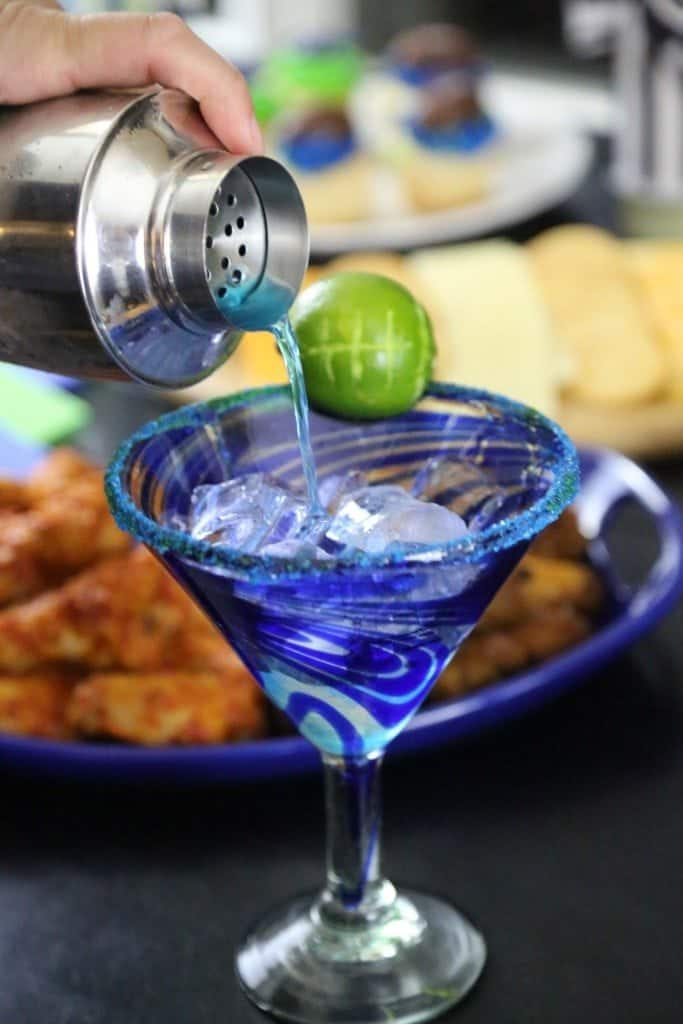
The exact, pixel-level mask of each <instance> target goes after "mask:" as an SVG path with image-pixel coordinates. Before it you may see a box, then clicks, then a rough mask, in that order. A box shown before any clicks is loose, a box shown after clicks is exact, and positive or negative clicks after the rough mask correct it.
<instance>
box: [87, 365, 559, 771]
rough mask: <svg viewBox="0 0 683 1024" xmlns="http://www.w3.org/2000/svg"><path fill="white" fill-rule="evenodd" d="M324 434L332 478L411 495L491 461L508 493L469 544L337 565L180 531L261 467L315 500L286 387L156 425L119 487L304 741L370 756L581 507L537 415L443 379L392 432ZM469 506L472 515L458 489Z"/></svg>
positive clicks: (363, 429)
mask: <svg viewBox="0 0 683 1024" xmlns="http://www.w3.org/2000/svg"><path fill="white" fill-rule="evenodd" d="M311 433H312V440H313V448H314V453H315V458H316V464H317V467H318V474H319V478H320V479H321V480H324V479H325V478H326V477H328V476H330V475H332V474H337V473H343V472H345V471H347V470H350V469H361V470H363V471H364V472H365V473H366V474H367V476H368V477H369V478H370V480H371V482H373V483H376V482H379V481H382V482H390V483H400V484H402V485H404V486H407V487H410V486H411V484H412V483H413V482H414V481H415V479H416V477H417V476H418V474H419V473H420V472H421V471H423V470H424V467H425V464H426V463H427V462H428V461H429V460H430V459H433V458H435V457H438V458H449V459H453V460H456V459H457V460H459V461H461V462H463V463H467V464H470V465H476V466H478V467H479V468H480V469H481V471H482V472H483V473H486V474H487V475H488V477H489V479H490V480H491V482H492V483H495V485H496V486H497V487H498V488H500V489H502V491H501V496H500V497H499V500H498V501H497V502H496V503H495V504H494V505H492V506H491V507H488V506H487V503H486V501H484V502H483V504H481V503H478V501H477V500H476V499H475V498H474V497H473V500H472V502H471V503H470V504H469V505H468V508H467V515H466V518H467V520H468V522H474V521H476V522H477V528H476V530H473V531H472V532H471V533H470V534H469V536H467V537H465V538H463V539H462V540H460V541H456V542H453V543H451V544H446V545H442V546H439V545H435V546H433V547H431V548H426V549H425V548H419V549H416V548H410V547H407V546H405V547H403V548H402V549H401V548H399V549H398V550H396V549H392V551H391V553H388V554H386V555H367V554H362V553H353V554H349V553H345V554H344V555H342V556H340V557H339V558H335V559H330V560H329V561H323V560H320V561H309V562H290V561H287V560H284V559H276V558H265V557H259V556H254V555H252V556H245V555H242V554H241V553H240V552H238V551H233V550H231V549H228V548H220V547H212V546H211V545H209V544H207V543H206V542H202V541H196V540H193V539H192V538H191V537H189V536H188V535H187V534H186V533H184V532H182V531H181V530H179V529H174V528H173V523H174V522H179V521H181V520H182V517H184V515H185V514H186V513H187V510H188V506H189V501H190V495H191V493H192V490H193V489H194V488H195V487H196V486H198V485H199V484H205V483H217V482H219V481H221V480H224V479H227V478H228V477H234V476H239V475H245V474H248V473H253V472H256V471H263V472H266V473H269V474H271V475H272V476H274V477H276V478H277V479H279V480H280V481H282V482H284V483H286V484H287V485H288V486H290V487H293V488H295V489H299V490H301V491H302V492H303V474H302V468H301V464H300V459H299V453H298V445H297V441H296V434H295V431H294V420H293V415H292V411H291V403H290V400H289V394H288V390H287V389H286V388H278V389H263V390H262V391H257V392H250V393H247V394H246V395H242V396H236V397H235V398H231V399H225V400H222V401H219V402H215V403H208V404H206V405H203V406H197V407H193V408H190V409H187V410H183V411H181V412H179V413H173V414H170V415H168V416H165V417H162V418H161V419H160V420H159V421H157V423H155V424H151V425H150V426H148V427H146V428H143V430H142V431H140V432H139V433H138V434H137V435H135V436H134V437H133V438H131V439H130V440H129V441H128V442H126V443H125V444H124V445H123V446H122V448H121V449H120V450H119V453H118V455H117V456H116V458H115V459H114V461H113V463H112V465H111V467H110V469H109V472H108V475H107V493H108V496H109V500H110V503H111V505H112V509H113V511H114V515H115V516H116V519H117V521H118V522H119V525H121V526H122V527H123V528H124V529H127V530H129V531H130V532H132V533H133V534H135V535H136V536H137V537H138V538H139V539H141V540H143V541H144V542H145V543H147V544H148V545H149V546H150V547H152V548H153V549H154V550H155V551H157V552H158V553H159V554H160V555H161V557H162V558H163V559H164V561H165V563H166V564H167V566H168V567H169V569H170V570H171V571H172V572H173V573H174V575H175V576H176V577H177V578H178V579H179V580H180V581H181V582H182V583H183V584H184V586H185V587H186V588H187V589H188V590H189V591H190V592H191V593H192V594H193V595H194V597H195V599H196V600H197V601H198V603H199V604H200V605H201V606H202V607H203V608H204V609H205V611H206V612H207V613H208V614H209V616H210V617H211V618H212V619H213V620H214V621H215V622H216V624H217V625H218V626H219V627H220V628H221V629H222V630H223V632H224V633H225V635H226V636H227V637H228V638H229V640H230V641H231V642H232V643H233V645H234V646H235V648H236V649H237V651H238V652H239V654H240V655H241V657H242V658H243V660H244V661H245V663H246V664H247V665H248V666H249V668H250V669H251V670H252V672H253V673H254V675H255V676H256V678H257V679H258V680H259V681H260V683H261V684H262V686H263V687H264V689H265V690H266V692H267V693H268V695H269V697H270V698H271V699H272V700H273V702H274V703H275V704H277V705H278V707H280V708H282V710H283V711H285V712H286V714H287V715H288V716H289V717H290V718H291V719H292V721H293V722H294V723H295V725H296V727H297V728H298V729H299V730H300V732H301V733H302V734H303V735H304V736H306V737H307V738H308V739H309V740H310V741H311V742H312V743H314V744H315V745H316V746H318V747H319V748H320V749H321V750H323V751H326V752H328V753H331V754H336V755H344V756H361V755H363V754H367V753H369V752H371V751H373V750H378V749H381V748H383V747H384V746H386V744H387V743H389V742H390V740H391V739H392V738H393V737H394V736H395V735H396V734H397V733H398V732H399V731H400V730H401V729H402V728H403V726H404V725H405V724H406V722H407V721H408V719H409V718H410V717H411V716H412V714H413V713H414V712H415V711H416V710H417V708H418V707H419V705H420V704H421V703H422V701H423V700H424V698H425V696H426V695H427V693H428V692H429V689H430V687H431V686H432V684H433V682H434V680H435V679H436V678H437V676H438V675H439V673H440V672H441V670H442V669H443V668H444V666H445V665H446V664H447V662H448V660H449V659H450V657H451V656H452V654H453V653H454V651H455V650H456V649H457V648H458V646H459V645H460V643H461V642H462V640H463V639H464V637H465V636H467V634H468V633H469V631H470V630H471V629H472V627H473V626H474V625H475V624H476V622H477V620H478V619H479V617H480V616H481V614H482V612H483V610H484V609H485V607H486V605H487V604H488V602H489V601H490V599H491V597H492V596H493V594H494V593H495V591H496V590H497V589H498V587H499V586H500V584H501V583H502V582H503V581H504V579H505V578H506V576H507V575H508V574H509V572H510V571H511V570H512V568H513V567H514V565H515V564H516V563H517V561H518V560H519V558H520V557H521V555H522V554H523V552H524V550H525V549H526V546H527V545H528V543H529V541H530V539H531V538H532V537H533V536H534V535H535V533H537V532H538V531H539V530H540V529H542V528H543V527H544V526H545V525H547V523H549V522H550V521H552V519H554V518H556V517H557V516H558V515H559V514H560V512H561V511H562V509H563V508H564V507H565V506H566V505H567V504H568V503H569V501H571V499H572V498H573V496H574V494H575V492H576V488H577V483H578V471H577V463H576V454H575V452H574V449H573V446H572V445H571V443H570V442H569V441H568V439H567V438H566V437H565V435H564V434H563V433H562V431H561V430H559V428H557V427H555V426H554V425H553V424H551V423H550V422H549V421H548V420H546V419H544V418H543V417H541V416H539V415H538V414H537V413H533V412H532V411H531V410H528V409H525V408H524V407H522V406H519V405H517V404H515V403H511V402H507V401H506V400H504V399H498V398H493V397H492V396H489V395H487V394H485V393H483V392H474V391H469V390H464V389H459V388H451V387H446V386H439V385H435V386H432V388H430V390H429V392H428V394H427V396H426V397H425V398H424V399H423V400H422V401H421V402H420V403H419V405H418V406H417V407H416V408H415V409H413V410H411V411H410V412H409V413H406V414H405V415H403V416H398V417H395V418H393V419H390V420H383V421H378V422H375V423H363V424H357V423H352V422H348V421H339V420H334V419H331V418H329V417H325V416H320V415H315V414H314V415H313V416H312V417H311ZM473 495H474V492H473ZM465 499H466V496H465ZM432 500H439V501H440V502H441V503H443V504H450V505H453V503H454V501H455V500H456V496H455V495H454V494H453V493H451V492H449V491H448V490H444V491H443V492H442V493H437V494H436V495H434V496H433V497H432ZM457 500H458V501H459V502H460V504H459V506H458V507H459V508H460V509H462V502H463V494H462V491H460V493H459V494H458V495H457ZM489 504H490V503H489Z"/></svg>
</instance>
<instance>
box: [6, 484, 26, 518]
mask: <svg viewBox="0 0 683 1024" xmlns="http://www.w3.org/2000/svg"><path fill="white" fill-rule="evenodd" d="M28 507H29V496H28V489H27V485H26V484H25V483H24V481H23V480H10V479H6V478H5V477H0V512H3V513H4V512H6V511H11V512H21V511H23V510H24V509H27V508H28Z"/></svg>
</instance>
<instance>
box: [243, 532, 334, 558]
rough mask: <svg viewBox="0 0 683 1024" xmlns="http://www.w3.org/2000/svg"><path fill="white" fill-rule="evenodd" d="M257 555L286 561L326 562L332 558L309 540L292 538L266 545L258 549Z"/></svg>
mask: <svg viewBox="0 0 683 1024" xmlns="http://www.w3.org/2000/svg"><path fill="white" fill-rule="evenodd" d="M259 554H261V555H270V556H271V557H273V558H286V559H287V560H288V561H294V560H298V561H312V560H313V559H318V560H319V561H326V560H328V559H330V558H331V557H332V556H331V555H328V553H327V552H326V551H323V549H322V548H319V547H317V546H316V545H315V544H313V543H312V542H311V541H310V540H297V539H296V538H294V537H288V538H287V539H286V540H278V541H276V542H275V543H274V544H266V545H265V547H262V548H261V549H260V551H259Z"/></svg>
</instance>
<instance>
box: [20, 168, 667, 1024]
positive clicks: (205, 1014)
mask: <svg viewBox="0 0 683 1024" xmlns="http://www.w3.org/2000/svg"><path fill="white" fill-rule="evenodd" d="M598 184H599V182H597V181H596V179H593V182H592V183H591V184H590V186H589V187H587V189H585V190H583V191H582V193H581V194H580V195H579V196H578V197H577V199H576V200H575V201H574V203H573V204H572V205H571V207H568V208H565V209H564V210H560V211H555V212H554V213H553V214H552V215H549V217H547V218H543V219H542V220H541V221H539V222H535V224H534V225H530V226H529V225H527V226H525V228H524V229H523V230H522V231H521V232H517V233H516V236H517V237H523V236H524V235H525V234H531V233H533V232H534V231H535V230H537V228H538V227H539V226H543V225H545V224H547V223H550V222H552V220H553V218H554V219H555V220H561V219H567V218H572V219H594V220H599V221H601V222H605V221H606V220H609V218H610V212H609V208H608V206H607V205H606V204H605V201H604V197H601V196H600V190H599V188H598V187H597V186H598ZM90 397H91V399H92V400H93V403H94V405H95V409H96V418H95V424H94V426H93V427H92V428H91V429H90V431H89V432H88V434H87V436H86V437H84V438H83V439H82V440H83V444H84V447H86V448H87V449H88V450H90V451H91V452H93V453H94V454H96V455H98V456H100V457H106V456H107V455H108V454H109V452H110V451H111V448H112V446H113V445H114V444H115V443H116V442H117V441H118V440H119V439H120V438H121V437H123V436H124V435H125V434H127V433H128V432H130V430H131V429H132V428H134V427H135V426H137V425H138V424H139V423H140V422H142V421H143V420H145V419H148V418H149V417H150V416H152V415H154V414H155V413H156V412H157V411H158V410H159V409H160V408H161V407H162V406H163V400H162V399H161V398H154V399H152V398H150V397H149V396H148V394H147V393H144V392H142V391H140V390H138V389H136V388H132V387H129V386H111V385H109V386H95V387H92V388H91V389H90ZM648 468H650V469H651V470H652V471H653V472H654V474H655V475H656V476H657V478H658V479H659V480H660V482H661V483H662V484H663V485H664V486H665V487H666V488H667V489H668V490H669V491H671V492H672V493H674V494H675V495H677V496H678V497H679V498H680V499H683V462H681V461H673V462H667V463H662V464H659V465H656V466H652V467H648ZM616 540H617V542H618V549H619V558H620V559H623V561H624V562H625V563H627V564H628V565H629V566H630V567H632V568H635V567H637V564H638V563H640V562H642V561H643V560H644V559H646V558H647V557H648V555H649V553H650V550H651V549H650V541H651V539H650V538H648V537H647V536H645V535H644V533H643V531H642V529H641V528H640V526H639V524H638V523H637V522H635V521H632V520H630V519H629V518H626V519H625V520H624V522H623V523H622V525H621V527H620V528H619V529H618V530H617V534H616ZM682 633H683V614H682V612H681V609H680V608H678V609H677V610H676V611H675V612H674V613H672V614H671V615H670V616H669V618H668V620H667V621H666V622H665V623H663V624H662V625H661V626H660V627H659V628H658V629H657V630H656V631H655V632H654V633H653V634H651V635H650V636H649V637H648V638H647V639H646V640H644V641H642V642H641V643H640V644H639V645H638V646H637V647H636V648H635V649H634V650H633V651H632V652H631V653H629V654H628V656H626V657H624V658H622V659H621V660H619V661H617V662H615V663H613V664H612V665H611V666H610V667H609V668H608V669H606V670H605V671H603V672H602V673H600V674H599V675H598V676H597V677H595V678H593V679H591V680H587V681H586V683H585V685H583V686H582V687H580V688H579V689H577V690H575V691H574V692H572V693H569V694H567V695H565V696H564V697H562V698H561V699H559V700H557V701H555V702H554V703H553V704H552V705H549V706H547V707H545V708H543V709H541V710H540V711H537V712H536V713H534V714H532V715H530V716H529V717H527V718H525V719H524V720H522V721H519V722H516V723H513V724H509V725H507V726H505V727H504V728H499V729H497V730H496V731H495V732H490V733H487V734H485V735H483V736H481V737H479V738H476V739H472V740H470V741H468V742H467V743H465V744H461V745H458V746H451V747H446V748H442V749H440V750H437V751H432V752H430V753H428V754H422V755H417V756H414V757H412V758H403V759H401V758H392V756H391V754H390V755H389V756H388V758H387V766H386V775H385V867H386V870H387V873H388V874H389V875H390V877H392V878H393V879H394V880H395V881H397V882H399V883H410V885H411V886H414V887H422V888H424V889H426V890H429V891H436V892H438V893H440V894H442V895H444V896H445V897H446V898H448V899H449V900H451V901H453V902H454V903H456V904H457V905H458V906H460V907H461V908H462V909H464V910H465V911H466V912H467V913H468V914H469V915H470V916H471V917H472V918H473V919H474V920H475V921H476V922H477V923H478V924H479V926H480V927H481V929H482V930H483V932H484V934H485V937H486V940H487V942H488V945H489V961H488V965H487V967H486V971H485V974H484V976H483V978H482V980H481V982H480V983H479V985H478V986H477V987H476V989H475V990H474V992H473V993H472V995H471V996H470V998H469V999H468V1000H467V1001H466V1002H465V1003H464V1004H463V1005H462V1006H461V1007H459V1008H458V1009H456V1010H455V1011H453V1012H451V1013H450V1014H448V1015H446V1016H445V1017H443V1018H441V1019H443V1020H444V1021H450V1022H459V1024H576V1021H586V1022H590V1024H603V1022H604V1024H680V1021H681V1019H682V1013H683V1011H682V1009H681V1007H682V1006H683V972H682V971H681V965H680V959H681V944H682V940H683V895H682V893H683V886H682V885H681V865H682V864H683V810H682V809H683V645H682V644H681V634H682ZM2 796H3V800H2V833H1V834H2V842H1V843H0V950H1V951H2V964H3V972H2V982H1V983H0V1022H2V1024H156V1022H158V1024H217V1022H220V1024H227V1022H230V1024H237V1022H248V1021H259V1020H263V1018H262V1017H261V1016H260V1015H259V1014H257V1013H256V1012H255V1011H253V1010H252V1009H250V1007H249V1006H248V1004H247V1003H246V1001H245V1000H244V999H243V997H242V996H241V994H240V993H239V991H238V988H237V984H236V982H235V980H234V976H233V968H232V955H233V950H234V948H235V946H236V944H237V943H238V942H239V940H240V937H241V936H242V934H243V932H244V930H245V928H246V927H247V926H248V925H250V924H251V923H252V922H253V920H254V919H255V917H257V916H258V915H259V914H260V913H261V912H262V911H264V910H266V909H268V908H270V907H272V906H273V905H274V904H276V903H277V902H279V901H283V900H286V899H288V898H289V897H290V896H292V895H293V894H294V893H296V892H298V891H300V890H302V889H307V888H312V887H315V886H316V885H318V884H319V882H320V881H321V876H322V868H323V859H322V858H323V813H322V812H323V808H322V792H321V784H320V779H319V778H317V777H309V778H299V779H292V780H282V781H272V782H268V783H264V784H258V785H257V784H253V785H242V786H235V785H230V784H226V785H225V786H214V787H211V788H187V789H182V788H173V789H171V788H167V789H163V788H154V789H151V788H141V787H140V788H124V787H122V786H121V787H117V786H99V787H94V786H92V787H91V786H83V785H75V784H71V785H69V784H56V783H50V782H45V781H41V782H35V781H31V780H26V779H24V780H21V779H16V778H12V777H11V776H9V775H7V774H5V776H4V777H3V791H2Z"/></svg>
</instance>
